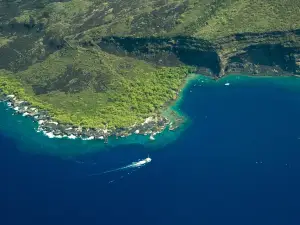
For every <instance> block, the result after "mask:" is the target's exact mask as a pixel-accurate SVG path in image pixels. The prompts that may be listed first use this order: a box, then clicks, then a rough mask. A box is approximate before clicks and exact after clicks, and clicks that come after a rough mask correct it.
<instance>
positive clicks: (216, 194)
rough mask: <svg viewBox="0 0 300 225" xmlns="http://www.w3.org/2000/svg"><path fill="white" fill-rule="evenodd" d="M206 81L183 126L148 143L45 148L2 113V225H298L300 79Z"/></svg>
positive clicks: (58, 143)
mask: <svg viewBox="0 0 300 225" xmlns="http://www.w3.org/2000/svg"><path fill="white" fill-rule="evenodd" d="M203 79H204V78H203V77H199V79H198V80H195V81H194V82H193V83H190V86H189V88H187V89H186V90H185V92H184V98H183V99H182V101H181V102H180V103H179V104H178V105H177V106H176V107H177V110H180V112H181V113H182V114H184V115H187V116H188V118H189V120H188V121H189V123H188V124H187V125H186V126H184V127H183V128H182V130H181V131H177V132H166V133H164V134H162V135H161V136H160V137H157V142H154V143H153V142H150V141H149V139H148V138H144V137H141V138H139V139H137V138H138V136H133V137H132V139H131V140H128V139H124V140H123V141H125V142H126V141H127V142H131V143H139V144H126V145H120V143H119V142H118V141H114V140H111V142H110V146H106V147H105V148H103V144H101V142H93V141H79V140H76V141H73V140H54V139H48V138H46V137H44V136H42V135H41V134H37V133H36V132H35V131H34V129H32V128H34V126H35V125H34V124H33V123H32V122H31V121H30V120H29V119H24V118H23V117H21V116H12V115H11V111H10V110H6V109H5V107H4V106H3V105H1V106H0V126H1V127H0V147H1V151H0V177H1V184H2V185H0V218H1V219H0V223H1V224H5V225H10V224H13V225H18V224H22V225H23V224H33V225H35V224H36V225H41V224H75V225H77V224H78V225H79V224H130V225H134V224H141V223H143V224H163V225H166V224H172V225H173V224H175V225H177V224H178V225H179V224H180V225H181V224H188V225H189V224H205V225H211V224H212V225H215V224H216V225H219V224H233V225H235V224H236V225H240V224H245V225H248V224H249V225H253V224H258V225H265V224H272V225H298V224H299V222H300V219H299V215H298V214H299V213H298V212H299V210H300V206H299V201H300V195H299V189H300V182H299V173H300V164H299V162H300V152H299V149H300V139H299V138H300V129H299V127H300V118H299V115H300V80H298V79H296V78H249V77H245V76H229V77H226V78H224V79H222V80H220V81H218V82H215V81H210V80H203ZM202 80H203V82H202ZM227 82H229V83H230V85H229V86H226V85H225V83H227ZM149 143H150V145H149ZM103 149H105V150H103ZM28 152H31V153H32V152H34V153H36V152H40V153H43V154H31V153H28ZM44 153H47V154H44ZM49 153H52V154H54V155H58V156H64V157H63V158H61V157H57V156H49ZM77 153H81V155H78V154H77ZM148 153H150V156H151V157H152V159H153V161H152V162H151V163H150V164H148V165H147V166H145V167H143V168H141V169H139V170H137V171H136V172H134V173H132V174H127V172H131V171H121V172H118V173H112V174H106V175H103V176H95V177H93V176H92V177H91V176H88V175H89V174H92V173H98V172H102V171H105V170H109V169H112V168H117V167H121V166H124V165H128V164H130V163H131V162H132V161H136V160H138V159H141V158H145V157H146V156H147V154H148ZM121 176H124V178H123V179H119V178H120V177H121ZM112 179H116V182H114V183H112V184H108V182H109V181H110V180H112Z"/></svg>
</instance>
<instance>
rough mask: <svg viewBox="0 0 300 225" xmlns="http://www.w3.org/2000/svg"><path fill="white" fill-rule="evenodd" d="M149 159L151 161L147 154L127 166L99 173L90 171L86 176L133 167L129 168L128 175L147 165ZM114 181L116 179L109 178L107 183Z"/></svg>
mask: <svg viewBox="0 0 300 225" xmlns="http://www.w3.org/2000/svg"><path fill="white" fill-rule="evenodd" d="M151 161H152V159H151V158H150V157H149V156H148V157H147V158H145V159H142V160H140V161H137V162H133V163H130V164H129V165H127V166H122V167H119V168H116V169H112V170H107V171H104V172H101V173H92V174H89V175H88V176H99V175H103V174H107V173H112V172H117V171H123V170H130V169H133V170H131V172H129V173H127V175H130V174H132V173H133V172H135V171H137V170H138V169H139V168H141V167H143V166H145V165H147V164H148V163H150V162H151ZM122 178H124V176H121V177H120V179H122ZM114 181H116V180H111V181H109V182H108V183H113V182H114Z"/></svg>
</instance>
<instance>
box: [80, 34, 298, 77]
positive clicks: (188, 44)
mask: <svg viewBox="0 0 300 225" xmlns="http://www.w3.org/2000/svg"><path fill="white" fill-rule="evenodd" d="M97 44H98V46H99V47H100V48H101V49H102V50H104V51H106V52H108V53H112V54H117V55H120V56H122V55H129V56H131V57H136V58H139V59H143V60H147V61H150V62H153V63H155V64H157V65H164V66H177V65H182V64H186V65H191V66H195V67H197V68H198V71H199V72H200V71H202V72H205V73H209V74H212V75H215V76H224V75H226V74H230V73H248V74H253V75H255V74H264V75H287V74H290V75H292V74H295V75H296V74H299V72H300V71H299V69H300V67H299V61H300V58H299V54H300V30H294V31H288V32H268V33H258V34H255V33H245V34H237V35H232V36H228V37H225V38H222V39H219V40H216V41H215V42H210V41H207V40H204V39H199V38H190V37H172V38H154V37H153V38H133V37H124V38H120V37H105V38H102V39H100V40H99V41H98V42H97ZM83 45H87V43H83Z"/></svg>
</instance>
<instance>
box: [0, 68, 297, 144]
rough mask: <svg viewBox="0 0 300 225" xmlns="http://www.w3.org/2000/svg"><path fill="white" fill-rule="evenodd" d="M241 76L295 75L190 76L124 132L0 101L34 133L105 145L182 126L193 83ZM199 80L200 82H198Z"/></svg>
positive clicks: (10, 98)
mask: <svg viewBox="0 0 300 225" xmlns="http://www.w3.org/2000/svg"><path fill="white" fill-rule="evenodd" d="M240 77H244V78H247V79H255V78H271V79H272V80H273V78H295V79H299V77H298V76H293V77H291V76H263V75H262V76H249V75H247V74H239V75H238V74H230V75H227V76H223V77H220V78H219V79H214V78H213V77H210V76H207V75H200V74H195V73H193V74H189V75H187V77H186V78H185V80H184V82H183V83H182V85H181V86H180V89H179V90H178V92H177V93H176V98H174V99H173V100H172V101H170V102H169V104H167V105H166V106H165V107H164V108H163V109H161V111H160V112H159V113H158V114H157V115H156V116H151V117H148V118H146V119H145V120H144V121H143V122H142V123H140V124H134V125H133V126H130V127H127V128H123V129H115V130H109V129H101V128H84V127H76V126H73V125H71V124H61V123H59V122H57V121H54V120H52V119H51V117H50V116H49V114H48V113H47V111H45V110H39V109H38V108H36V107H33V106H31V105H30V103H29V102H27V101H22V100H20V99H18V98H17V97H16V96H15V95H6V94H4V93H3V92H0V101H2V102H6V105H7V106H8V107H9V108H11V109H13V110H14V111H15V113H17V114H21V115H22V116H23V117H30V119H32V120H33V121H34V122H36V123H37V125H38V128H37V129H36V131H37V132H41V133H43V135H45V136H46V137H48V138H50V139H52V138H55V139H70V140H75V139H79V140H84V141H87V140H102V141H104V143H108V139H109V137H114V138H116V139H118V138H124V137H128V136H132V135H141V136H142V135H143V136H149V139H150V140H151V141H154V140H155V136H156V135H157V134H160V133H162V132H164V131H167V130H168V131H173V130H176V129H178V128H179V127H181V126H182V124H184V123H186V122H187V121H188V116H187V115H185V114H184V113H182V112H181V110H180V108H179V105H180V104H181V103H182V101H183V99H184V93H185V91H186V90H187V89H189V88H190V87H191V85H192V84H193V83H194V82H195V81H197V80H198V81H200V80H201V83H200V85H197V84H194V86H201V85H202V83H219V82H223V81H225V83H224V85H225V86H229V85H231V82H232V81H233V80H232V79H234V80H235V81H236V80H240ZM199 78H200V80H199Z"/></svg>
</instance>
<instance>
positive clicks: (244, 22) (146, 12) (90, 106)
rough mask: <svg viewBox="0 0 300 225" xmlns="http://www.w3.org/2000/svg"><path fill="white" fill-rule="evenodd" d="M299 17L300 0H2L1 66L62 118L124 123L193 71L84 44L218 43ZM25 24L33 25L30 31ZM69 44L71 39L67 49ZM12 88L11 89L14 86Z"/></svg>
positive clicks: (287, 26)
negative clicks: (160, 39)
mask: <svg viewBox="0 0 300 225" xmlns="http://www.w3.org/2000/svg"><path fill="white" fill-rule="evenodd" d="M299 15H300V1H298V0H187V1H183V0H114V1H105V0H69V1H63V2H57V1H55V0H45V1H42V2H40V3H36V2H35V1H29V0H28V1H27V0H26V1H21V2H20V1H19V2H18V1H15V2H14V1H12V3H7V4H2V3H0V18H1V19H2V22H1V23H2V26H3V27H4V28H5V29H3V32H2V33H0V53H1V51H2V52H3V53H5V54H8V57H2V58H1V56H0V68H1V60H2V61H3V66H2V68H3V67H4V68H5V69H6V70H10V71H13V73H10V72H7V71H2V72H0V75H1V76H0V77H2V86H3V82H4V81H5V83H11V85H12V86H13V87H16V85H17V86H18V82H20V83H19V86H18V87H19V88H14V89H15V90H17V92H18V93H19V94H20V95H21V96H23V98H27V99H28V100H30V101H31V102H34V103H35V104H36V105H41V104H44V105H45V107H47V109H48V110H49V111H50V112H51V113H52V114H53V116H54V117H56V118H57V119H58V120H60V121H63V122H67V123H74V124H77V125H84V126H92V127H99V126H100V127H101V126H102V127H103V126H109V127H124V126H128V125H132V124H133V123H134V122H136V121H141V120H142V119H144V118H145V117H147V116H149V115H151V114H153V113H155V112H157V111H158V110H159V109H160V108H161V107H162V106H163V105H164V104H166V103H167V102H168V101H170V100H171V99H173V98H174V97H175V93H176V91H177V90H178V89H179V87H180V85H181V83H182V80H183V79H184V77H185V73H186V72H187V70H186V69H185V68H180V67H179V68H178V67H174V68H160V67H157V66H156V65H153V64H151V63H149V62H145V61H142V60H137V59H134V58H130V57H128V56H117V55H112V54H108V53H105V52H104V51H102V50H101V49H100V48H99V47H98V46H96V45H94V46H90V47H85V48H84V47H82V46H81V47H80V46H79V43H82V42H87V41H89V43H96V42H97V41H98V40H99V39H101V37H105V36H120V37H122V36H133V37H149V36H169V37H172V36H176V35H183V36H191V37H197V38H205V39H208V40H210V41H212V42H214V41H216V40H218V39H220V38H223V37H226V36H228V35H232V34H236V33H244V32H266V31H287V30H291V29H299V28H300V20H299ZM11 24H13V25H14V27H13V28H11V26H10V25H11ZM24 25H25V27H27V28H29V30H27V29H25V30H24V29H23V28H24ZM20 27H23V28H22V29H23V30H22V29H21V28H20ZM36 27H42V28H39V29H40V30H38V29H37V28H36ZM62 43H67V44H65V45H64V47H63V48H62V49H61V47H62V46H63V45H62ZM49 46H50V47H51V46H52V47H51V48H50V50H49ZM53 46H54V49H53ZM55 46H58V47H59V48H60V49H59V50H55ZM3 55H4V54H3ZM7 77H9V79H8V78H7ZM11 77H14V79H15V80H17V81H18V82H17V83H16V82H15V80H14V81H12V80H11ZM0 85H1V83H0ZM6 89H7V90H12V89H11V87H9V85H6Z"/></svg>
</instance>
